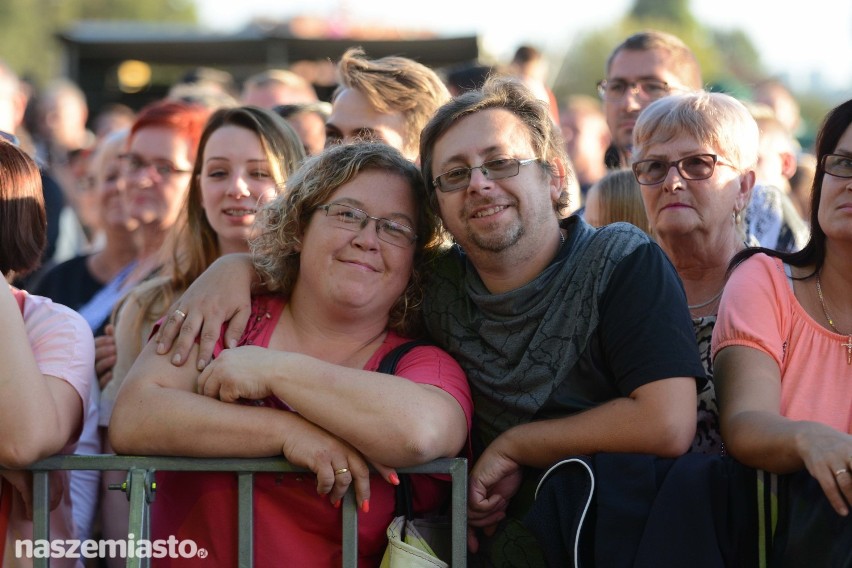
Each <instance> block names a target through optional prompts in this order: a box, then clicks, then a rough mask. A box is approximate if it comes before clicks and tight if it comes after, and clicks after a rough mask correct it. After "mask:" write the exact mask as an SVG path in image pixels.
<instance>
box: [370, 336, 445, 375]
mask: <svg viewBox="0 0 852 568" xmlns="http://www.w3.org/2000/svg"><path fill="white" fill-rule="evenodd" d="M423 345H434V344H433V343H432V342H430V341H426V340H425V339H415V340H413V341H406V342H405V343H403V344H401V345H397V346H396V347H394V348H393V349H391V350H390V351H388V353H387V355H385V356H384V357H382V361H381V362H380V363H379V368H378V369H376V371H377V372H379V373H385V374H386V375H395V374H396V366H397V365H398V364H399V360H400V359H402V357H403V356H404V355H405V354H406V353H408V352H409V351H411V350H412V349H414V348H415V347H420V346H423Z"/></svg>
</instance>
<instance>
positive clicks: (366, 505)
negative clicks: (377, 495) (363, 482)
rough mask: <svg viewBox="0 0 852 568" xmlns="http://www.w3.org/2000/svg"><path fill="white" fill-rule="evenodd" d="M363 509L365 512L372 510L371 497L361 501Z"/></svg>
mask: <svg viewBox="0 0 852 568" xmlns="http://www.w3.org/2000/svg"><path fill="white" fill-rule="evenodd" d="M361 510H362V511H364V512H365V513H369V512H370V500H369V499H364V502H363V503H361Z"/></svg>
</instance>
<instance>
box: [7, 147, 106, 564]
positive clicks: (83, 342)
mask: <svg viewBox="0 0 852 568" xmlns="http://www.w3.org/2000/svg"><path fill="white" fill-rule="evenodd" d="M46 242H47V216H46V213H45V209H44V198H43V195H42V187H41V176H40V174H39V170H38V167H37V166H36V164H35V162H34V161H33V160H32V159H31V158H30V157H29V156H28V155H27V154H26V153H24V152H23V151H22V150H21V149H19V148H17V147H16V146H14V145H12V144H10V143H9V142H6V141H5V140H0V271H2V273H3V277H4V278H6V279H7V281H8V280H11V278H12V277H13V276H15V275H25V274H27V273H28V272H30V271H31V270H32V269H34V268H35V267H36V266H38V264H39V262H40V261H41V253H42V250H43V249H44V246H45V244H46ZM0 320H2V321H3V329H2V336H0V439H1V440H2V441H0V470H3V471H2V473H0V527H3V528H2V532H0V559H4V561H3V565H4V566H8V565H14V566H18V565H26V564H29V565H32V559H29V560H27V559H26V558H24V559H18V561H16V560H15V556H14V549H15V541H16V540H21V539H30V540H31V539H32V538H33V535H32V531H33V523H32V514H33V510H32V508H33V503H32V496H33V492H32V490H33V486H32V474H31V473H30V472H25V471H13V470H14V469H18V468H25V467H27V466H29V465H30V464H32V463H33V462H35V461H37V460H40V459H42V458H46V457H48V456H50V455H53V454H57V453H73V452H74V451H75V449H76V447H77V443H78V439H79V438H80V433H81V429H82V428H83V422H84V418H85V417H86V416H87V415H88V411H89V408H90V405H91V404H93V403H92V402H91V398H90V393H91V392H92V390H93V389H95V388H96V385H95V377H94V372H93V370H92V360H93V358H94V343H93V341H92V332H91V330H90V329H89V326H88V325H86V321H85V320H84V319H83V318H82V317H80V315H79V314H77V313H76V312H73V311H72V310H71V309H69V308H67V307H66V306H63V305H60V304H55V303H53V302H52V301H51V300H49V299H47V298H44V297H42V296H36V295H30V294H28V293H27V292H25V291H23V290H19V289H17V288H15V287H13V286H11V285H8V284H5V283H4V285H3V286H0ZM53 475H54V477H61V478H62V479H63V480H64V481H63V482H62V483H60V481H59V479H55V478H53V479H52V483H51V487H52V488H53V489H54V491H53V492H52V494H51V502H50V505H51V511H52V512H51V515H50V534H51V537H52V538H54V539H59V540H60V541H63V540H64V539H73V538H78V539H79V538H86V536H85V535H83V534H81V531H82V527H78V526H76V525H75V519H74V516H73V514H72V513H73V510H72V509H73V507H76V506H78V503H77V502H76V501H75V499H74V498H73V497H76V494H75V495H74V496H72V492H71V491H70V490H69V486H68V480H67V477H66V475H65V474H64V473H55V474H53ZM63 486H64V490H57V489H59V488H60V487H63ZM28 519H29V520H28ZM56 565H58V566H72V565H74V566H76V564H75V563H74V561H73V560H71V561H70V562H69V561H67V560H66V561H64V562H62V561H57V562H56Z"/></svg>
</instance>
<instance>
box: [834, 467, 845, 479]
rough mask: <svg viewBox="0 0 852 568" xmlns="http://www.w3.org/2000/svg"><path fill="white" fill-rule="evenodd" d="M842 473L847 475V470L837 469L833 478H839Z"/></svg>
mask: <svg viewBox="0 0 852 568" xmlns="http://www.w3.org/2000/svg"><path fill="white" fill-rule="evenodd" d="M842 473H849V470H848V469H846V468H845V467H844V468H843V469H838V470H837V471H835V472H834V477H839V476H840V474H842Z"/></svg>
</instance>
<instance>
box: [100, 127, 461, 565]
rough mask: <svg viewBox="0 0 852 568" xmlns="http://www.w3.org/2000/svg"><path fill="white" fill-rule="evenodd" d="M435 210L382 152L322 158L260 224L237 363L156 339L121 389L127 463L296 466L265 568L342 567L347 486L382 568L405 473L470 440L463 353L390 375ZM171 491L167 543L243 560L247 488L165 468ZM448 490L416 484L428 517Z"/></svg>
mask: <svg viewBox="0 0 852 568" xmlns="http://www.w3.org/2000/svg"><path fill="white" fill-rule="evenodd" d="M425 200H426V190H425V186H424V184H423V181H422V179H421V177H420V174H419V172H418V171H417V169H416V167H415V166H414V165H413V164H412V163H411V162H409V161H408V160H406V159H405V158H403V156H402V155H401V154H400V153H399V152H398V151H396V150H394V149H392V148H390V147H389V146H386V145H384V144H379V143H358V144H352V145H344V146H333V147H330V148H328V149H326V150H325V151H324V152H323V153H321V154H320V155H318V156H316V157H313V158H309V159H308V161H307V162H305V163H304V165H303V166H302V167H301V168H300V169H299V170H298V171H297V172H296V173H295V174H294V175H293V176H292V177H291V178H290V179H289V181H288V184H287V193H286V194H284V195H282V196H279V197H278V198H276V199H275V200H274V201H273V202H272V203H270V204H269V205H268V206H266V207H265V208H264V209H263V211H262V213H261V218H260V220H259V225H258V230H259V234H258V235H257V237H255V238H254V239H252V241H251V249H252V258H253V262H254V265H255V267H256V269H257V270H258V271H259V273H260V274H261V275H262V276H263V283H264V286H265V287H266V289H267V290H268V291H269V292H270V293H264V294H259V295H255V296H253V299H252V302H251V306H250V307H248V308H247V309H248V310H249V312H250V317H249V325H248V327H247V329H246V331H245V333H244V334H243V336H242V337H241V339H240V340H239V342H238V344H237V346H232V348H230V349H226V350H223V348H224V347H225V346H224V345H223V344H224V339H220V342H219V344H218V345H217V348H216V350H215V351H214V359H213V361H212V362H211V363H210V364H209V365H206V367H204V370H203V371H198V370H197V369H196V368H195V367H194V366H192V365H184V366H181V367H175V366H173V365H172V364H171V363H170V361H169V359H168V358H166V357H164V356H162V355H158V354H157V353H156V347H157V346H156V344H155V342H153V341H152V342H149V344H148V345H147V346H146V347H145V350H144V351H143V352H142V355H141V356H140V358H139V359H138V360H137V362H136V364H135V365H134V367H133V368H132V369H131V370H130V372H129V375H128V378H127V381H126V384H125V385H124V387H123V388H122V391H121V393H120V394H119V397H118V401H117V403H116V408H115V413H114V415H113V420H112V422H111V424H110V439H111V441H112V442H113V445H114V446H115V448H116V449H117V450H119V451H121V452H124V453H146V454H167V455H182V456H199V457H262V456H281V455H283V456H284V457H286V458H287V459H288V460H290V461H291V462H292V463H294V464H297V465H300V466H304V467H306V468H308V469H309V470H310V471H311V472H312V474H313V475H296V474H292V475H273V474H260V475H257V476H256V477H255V479H256V481H255V490H254V491H255V522H254V531H255V541H254V542H255V548H254V553H255V558H256V562H257V564H258V565H259V566H272V565H276V566H329V567H330V566H339V565H340V562H341V510H340V509H339V506H340V503H341V499H342V497H343V495H344V493H345V492H346V490H347V488H348V487H349V486H350V484H352V485H354V487H355V493H356V499H357V504H358V507H359V509H360V511H361V513H360V514H359V522H358V530H359V542H358V553H359V557H360V558H359V565H360V566H377V565H378V564H379V560H380V559H381V555H382V553H383V550H384V548H385V547H386V545H387V539H386V537H385V530H386V528H387V525H388V524H389V522H390V520H391V518H392V517H393V511H394V501H395V498H394V487H393V484H396V483H398V481H399V480H398V477H397V476H396V474H395V473H394V471H393V469H391V468H397V467H405V466H411V465H415V464H421V463H425V462H428V461H432V460H434V459H436V458H441V457H452V456H456V455H457V454H458V453H459V451H460V450H461V449H462V448H463V447H464V445H465V441H466V440H467V436H468V431H469V427H470V414H471V400H470V392H469V390H468V386H467V381H466V379H465V376H464V373H463V372H462V371H461V369H460V368H459V366H458V364H456V363H455V361H453V360H452V358H451V357H450V356H449V355H447V354H446V353H444V352H443V351H441V350H440V349H438V348H437V347H433V346H421V347H417V348H415V349H413V350H411V351H409V352H408V353H407V354H406V355H404V356H403V357H402V358H401V359H400V361H399V363H398V365H397V367H396V373H397V375H399V376H391V375H385V374H383V373H378V372H376V370H377V368H378V365H379V363H380V361H381V360H382V358H383V357H384V356H385V355H386V354H388V353H389V352H390V351H391V350H392V349H393V348H394V347H396V346H398V345H401V344H403V343H405V342H406V341H407V339H406V338H408V337H414V336H417V335H419V334H420V329H419V328H420V325H419V324H420V319H421V318H420V310H419V308H420V304H421V299H422V290H421V278H422V276H423V271H424V269H425V267H426V264H425V262H426V261H427V259H428V258H430V257H431V255H432V254H433V253H434V252H435V250H436V248H437V247H438V245H439V243H440V239H439V238H438V229H437V227H438V225H437V222H436V220H435V219H434V218H433V217H432V216H430V214H429V213H428V212H427V210H426V208H424V207H422V206H421V205H420V204H422V203H424V202H425ZM185 317H186V316H185V314H184V313H183V312H181V311H180V308H178V309H177V310H175V312H174V313H172V314H170V315H169V318H170V319H172V318H179V319H180V320H183V319H184V318H185ZM196 355H197V347H196V348H195V349H194V350H193V353H191V354H190V359H191V360H193V361H194V360H195V358H196ZM369 465H373V466H375V467H376V469H377V472H378V474H375V475H370V472H369ZM157 483H158V491H157V499H156V501H155V502H154V509H153V523H152V528H153V534H154V537H153V538H167V537H168V535H176V536H177V538H179V539H186V538H192V539H194V540H195V542H198V543H204V545H205V546H206V547H207V549H208V551H209V554H210V556H209V557H208V558H207V559H206V560H200V561H199V565H201V564H203V563H204V562H207V563H208V564H209V562H210V561H211V559H213V563H214V564H216V565H222V566H225V565H235V564H236V542H235V534H236V530H235V527H234V524H235V523H236V479H235V477H234V476H233V475H227V474H221V475H220V474H189V475H185V474H180V473H172V474H166V473H161V474H159V475H158V478H157ZM446 490H447V486H446V484H445V483H444V482H442V481H439V480H437V479H434V478H431V477H422V476H420V477H418V478H417V479H415V480H414V494H415V495H416V498H415V501H414V505H415V508H416V509H417V510H418V511H421V512H422V511H427V510H431V509H434V508H435V507H436V506H437V505H438V504H439V503H440V502H441V500H442V499H443V498H444V497H445V496H446V495H447V491H446Z"/></svg>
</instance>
